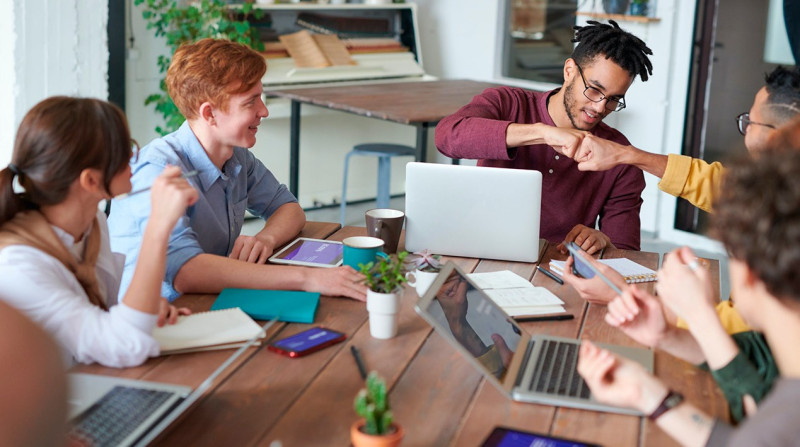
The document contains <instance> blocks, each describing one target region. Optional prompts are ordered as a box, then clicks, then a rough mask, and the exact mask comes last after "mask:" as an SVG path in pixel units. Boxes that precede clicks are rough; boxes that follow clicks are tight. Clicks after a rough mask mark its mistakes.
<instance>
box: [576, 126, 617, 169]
mask: <svg viewBox="0 0 800 447" xmlns="http://www.w3.org/2000/svg"><path fill="white" fill-rule="evenodd" d="M625 150H626V146H623V145H621V144H619V143H615V142H613V141H610V140H606V139H605V138H599V137H596V136H594V135H587V136H586V138H584V139H583V142H581V145H580V147H579V148H578V151H577V152H576V154H575V157H574V160H575V161H576V162H578V170H579V171H607V170H609V169H612V168H614V167H616V166H618V165H620V164H622V159H621V156H622V154H623V152H624V151H625Z"/></svg>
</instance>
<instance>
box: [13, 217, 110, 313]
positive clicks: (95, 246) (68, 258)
mask: <svg viewBox="0 0 800 447" xmlns="http://www.w3.org/2000/svg"><path fill="white" fill-rule="evenodd" d="M9 245H28V246H31V247H33V248H36V249H38V250H41V251H43V252H45V253H47V254H48V255H50V256H52V257H54V258H56V259H58V260H59V261H61V263H62V264H64V266H65V267H67V269H69V271H70V272H72V274H73V275H75V278H76V279H77V280H78V282H79V283H80V284H81V287H83V290H84V291H85V292H86V295H87V296H88V297H89V302H90V303H92V304H94V305H95V306H97V307H99V308H101V309H103V310H108V306H107V305H106V303H105V301H104V300H103V297H102V295H100V289H99V287H98V284H97V273H96V271H95V265H96V264H97V256H98V253H99V252H100V228H99V224H98V223H97V218H95V219H94V222H93V223H92V230H91V231H90V232H89V236H88V237H87V240H86V244H85V245H84V248H83V261H82V262H78V260H77V259H75V256H73V254H72V253H71V252H70V251H69V250H68V249H67V247H66V246H64V243H63V242H61V239H59V237H58V235H57V234H56V233H55V231H53V228H52V227H51V226H50V223H49V222H47V219H45V217H44V215H42V213H40V212H39V211H25V212H21V213H17V214H16V215H15V216H14V218H13V219H11V220H10V221H8V222H6V223H5V224H3V226H2V227H0V249H3V248H5V247H7V246H9Z"/></svg>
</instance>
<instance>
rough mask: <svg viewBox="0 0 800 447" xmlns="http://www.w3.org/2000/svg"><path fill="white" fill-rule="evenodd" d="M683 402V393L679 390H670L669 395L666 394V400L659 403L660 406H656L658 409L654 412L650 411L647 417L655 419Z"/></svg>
mask: <svg viewBox="0 0 800 447" xmlns="http://www.w3.org/2000/svg"><path fill="white" fill-rule="evenodd" d="M681 402H683V395H682V394H681V393H678V392H677V391H672V390H669V392H668V393H667V395H666V396H664V400H662V401H661V403H660V404H658V407H656V409H655V410H653V412H652V413H650V415H648V416H647V418H648V419H650V420H651V421H655V420H656V419H658V417H659V416H661V415H662V414H664V413H666V412H667V411H669V410H671V409H673V408H675V407H677V406H678V405H680V403H681Z"/></svg>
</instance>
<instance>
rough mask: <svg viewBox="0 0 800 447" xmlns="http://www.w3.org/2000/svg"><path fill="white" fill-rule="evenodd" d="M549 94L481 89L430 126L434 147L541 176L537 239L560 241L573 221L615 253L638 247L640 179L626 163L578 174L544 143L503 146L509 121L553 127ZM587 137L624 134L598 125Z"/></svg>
mask: <svg viewBox="0 0 800 447" xmlns="http://www.w3.org/2000/svg"><path fill="white" fill-rule="evenodd" d="M554 92H555V90H554V91H550V92H532V91H529V90H524V89H521V88H512V87H499V88H490V89H486V90H485V91H484V92H483V93H481V94H480V95H478V96H476V97H475V98H473V99H472V102H470V103H469V104H467V105H466V106H464V107H462V108H461V109H460V110H459V111H458V112H456V113H454V114H452V115H450V116H448V117H446V118H444V119H443V120H442V121H440V122H439V125H438V126H436V147H437V148H438V149H439V151H440V152H441V153H442V154H444V155H446V156H448V157H451V158H470V159H479V162H478V165H480V166H491V167H498V168H513V169H534V170H537V171H540V172H541V173H542V177H543V180H542V221H541V224H540V237H542V238H544V239H547V240H548V241H551V242H561V241H563V240H564V237H565V236H566V235H567V233H568V232H569V231H570V230H571V229H572V228H573V227H574V226H575V225H577V224H583V225H586V226H587V227H590V228H594V227H595V222H597V221H598V218H599V227H598V228H599V229H600V231H602V232H603V233H605V234H606V235H607V236H608V237H609V238H611V242H612V243H613V244H614V245H615V246H616V247H617V248H623V249H629V250H639V243H640V223H639V209H640V208H641V206H642V197H641V195H642V191H643V190H644V186H645V184H644V174H642V171H641V170H639V169H637V168H635V167H633V166H629V165H620V166H617V167H615V168H614V169H610V170H608V171H603V172H581V171H579V170H578V165H577V163H575V162H574V161H573V160H572V159H570V158H569V157H565V156H563V155H560V154H559V153H558V152H556V151H555V150H553V148H552V147H550V146H548V145H546V144H534V145H531V146H522V147H519V148H513V149H509V148H506V128H507V127H508V125H509V124H511V123H518V124H533V123H544V124H548V125H550V126H555V123H554V122H553V119H552V118H551V117H550V114H549V113H547V98H548V97H549V96H550V95H551V94H553V93H554ZM591 133H592V134H594V135H596V136H598V137H601V138H605V139H607V140H611V141H614V142H616V143H620V144H623V145H627V144H630V143H629V142H628V139H627V138H625V136H624V135H622V133H620V132H619V131H617V130H615V129H612V128H611V127H609V126H607V125H606V124H605V123H600V124H598V125H597V126H595V128H594V129H593V130H592V131H591Z"/></svg>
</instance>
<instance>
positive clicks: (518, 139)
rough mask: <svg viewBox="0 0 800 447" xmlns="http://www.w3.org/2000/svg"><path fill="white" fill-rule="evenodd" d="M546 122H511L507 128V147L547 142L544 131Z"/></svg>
mask: <svg viewBox="0 0 800 447" xmlns="http://www.w3.org/2000/svg"><path fill="white" fill-rule="evenodd" d="M545 127H549V126H547V125H546V124H541V123H535V124H509V125H508V127H507V128H506V147H510V148H514V147H520V146H529V145H533V144H546V143H545V139H544V134H543V133H542V131H543V130H544V128H545Z"/></svg>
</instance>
